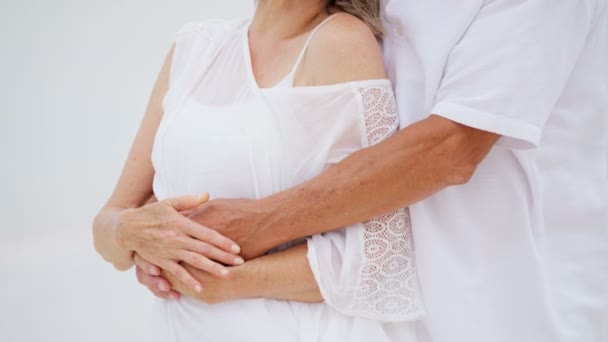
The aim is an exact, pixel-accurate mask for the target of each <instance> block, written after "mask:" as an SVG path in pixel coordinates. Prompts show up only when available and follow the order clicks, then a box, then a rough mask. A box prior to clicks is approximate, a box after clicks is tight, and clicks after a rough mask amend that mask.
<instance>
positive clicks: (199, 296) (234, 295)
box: [162, 264, 247, 304]
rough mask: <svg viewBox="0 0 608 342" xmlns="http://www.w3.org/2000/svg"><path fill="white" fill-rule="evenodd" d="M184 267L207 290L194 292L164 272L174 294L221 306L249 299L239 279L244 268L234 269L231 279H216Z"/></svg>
mask: <svg viewBox="0 0 608 342" xmlns="http://www.w3.org/2000/svg"><path fill="white" fill-rule="evenodd" d="M183 267H184V268H185V269H186V270H187V271H188V272H190V273H192V275H193V276H194V277H196V278H197V279H199V280H200V281H201V282H202V283H203V284H205V290H204V291H202V292H194V291H192V290H191V289H189V288H188V287H187V286H185V284H184V283H183V282H181V281H180V280H179V279H177V278H175V277H174V276H173V275H171V274H169V273H167V272H162V275H163V276H164V277H165V278H166V279H167V281H168V282H169V284H170V286H171V288H172V291H174V292H178V293H180V294H183V295H185V296H188V297H192V298H194V299H196V300H199V301H201V302H204V303H207V304H219V303H222V302H227V301H233V300H239V299H244V298H246V297H247V296H246V293H245V291H243V290H244V289H243V286H241V285H243V284H242V282H240V281H239V279H238V278H239V273H240V272H239V269H240V267H242V266H237V267H233V269H232V270H231V272H230V277H228V278H218V277H215V276H213V275H212V274H209V273H207V272H203V271H201V270H199V269H196V268H195V267H193V266H191V265H188V264H183ZM170 293H171V292H170Z"/></svg>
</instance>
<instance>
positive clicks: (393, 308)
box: [352, 86, 424, 320]
mask: <svg viewBox="0 0 608 342" xmlns="http://www.w3.org/2000/svg"><path fill="white" fill-rule="evenodd" d="M358 92H359V94H360V96H361V99H362V103H363V107H364V119H365V128H366V133H367V139H368V142H369V145H373V144H376V143H378V142H380V141H382V140H384V139H386V138H387V137H389V136H390V135H392V134H393V133H395V132H396V131H397V130H398V129H399V115H398V112H397V106H396V102H395V96H394V94H393V91H392V89H391V88H390V86H373V87H365V88H359V89H358ZM363 226H364V261H363V266H362V271H361V275H360V279H359V282H360V283H359V284H358V286H357V292H356V295H355V298H354V303H352V304H353V309H354V310H355V311H359V312H364V313H366V316H369V315H370V314H371V315H372V316H377V317H383V318H385V319H386V318H389V317H390V318H393V319H395V320H403V319H416V318H419V317H421V316H422V315H423V314H424V308H423V305H422V301H421V298H420V288H419V284H418V274H417V272H416V262H415V255H414V241H413V236H412V227H411V222H410V214H409V209H408V208H404V209H399V210H397V211H395V212H392V213H389V214H386V215H382V216H379V217H376V218H374V219H371V220H369V221H366V222H364V223H363Z"/></svg>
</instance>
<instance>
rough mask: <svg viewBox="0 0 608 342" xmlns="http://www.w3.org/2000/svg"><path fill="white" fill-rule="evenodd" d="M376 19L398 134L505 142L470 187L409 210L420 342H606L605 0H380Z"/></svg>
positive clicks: (607, 136) (607, 103) (607, 132)
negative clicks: (421, 307)
mask: <svg viewBox="0 0 608 342" xmlns="http://www.w3.org/2000/svg"><path fill="white" fill-rule="evenodd" d="M384 21H385V25H386V28H387V32H386V36H385V39H384V43H383V48H384V53H385V59H386V60H385V63H386V69H387V73H388V75H389V78H391V80H392V81H393V82H394V87H395V90H396V96H397V102H398V106H399V112H400V115H401V125H402V127H405V126H407V125H409V124H411V123H413V122H416V121H419V120H422V119H424V118H425V117H427V116H428V115H430V114H437V115H440V116H443V117H446V118H448V119H450V120H453V121H456V122H459V123H462V124H465V125H468V126H471V127H475V128H479V129H482V130H486V131H490V132H494V133H497V134H500V135H501V136H502V138H501V139H500V140H499V141H498V143H497V145H496V146H495V147H494V148H493V149H492V151H491V152H490V153H489V155H488V156H487V158H486V159H485V160H484V161H483V162H482V163H481V165H479V167H478V169H477V171H476V173H475V175H474V176H473V178H472V179H471V181H470V182H469V183H468V184H466V185H463V186H456V187H451V188H448V189H445V190H443V191H441V192H439V193H437V194H436V195H434V196H431V197H429V198H427V199H425V200H423V201H421V202H419V203H417V204H415V205H413V206H412V207H411V219H412V224H413V232H414V240H415V243H416V258H417V263H418V271H419V276H420V283H421V287H422V292H423V295H424V301H425V305H426V308H427V312H428V315H427V318H426V319H425V320H423V321H421V322H420V324H419V334H420V340H421V341H423V342H424V341H432V342H461V341H462V342H500V341H505V342H507V341H508V342H515V341H517V342H528V341H529V342H541V341H547V342H553V341H585V342H591V341H598V342H600V341H601V342H604V341H606V340H605V331H603V329H601V328H600V325H601V318H600V317H601V315H602V311H604V310H605V309H606V306H607V303H608V298H607V297H608V295H607V291H606V287H607V283H608V281H607V277H608V242H607V241H608V171H607V168H608V147H607V144H608V129H607V127H608V124H607V121H608V120H607V111H608V94H607V90H606V87H605V83H604V82H605V80H604V75H605V72H603V70H604V63H605V62H604V58H605V57H606V56H607V55H606V46H607V44H608V33H607V31H606V25H605V24H606V5H605V2H604V1H602V0H576V1H575V0H527V1H526V0H488V1H483V0H459V1H448V0H424V1H420V0H386V1H385V13H384ZM604 312H605V311H604Z"/></svg>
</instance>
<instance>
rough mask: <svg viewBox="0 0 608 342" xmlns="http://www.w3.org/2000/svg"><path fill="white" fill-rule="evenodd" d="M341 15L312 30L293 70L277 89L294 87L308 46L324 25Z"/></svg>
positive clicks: (328, 19) (326, 19) (333, 16)
mask: <svg viewBox="0 0 608 342" xmlns="http://www.w3.org/2000/svg"><path fill="white" fill-rule="evenodd" d="M339 14H340V13H335V14H332V15H330V16H329V17H327V18H325V20H323V21H322V22H321V23H320V24H319V25H317V27H315V28H314V29H313V30H312V32H311V33H310V34H309V35H308V38H307V39H306V43H304V47H303V48H302V51H300V54H299V55H298V59H296V63H295V64H294V65H293V68H292V69H291V71H290V72H289V74H287V76H285V78H283V80H281V81H280V82H279V83H278V84H277V85H276V86H275V87H291V86H293V82H294V78H295V76H296V71H298V68H299V67H300V64H302V60H303V59H304V56H305V55H306V51H307V50H308V45H310V42H311V41H312V39H313V38H314V37H315V35H316V34H317V32H319V29H321V27H323V25H325V24H326V23H327V22H329V21H330V20H332V19H333V18H335V17H336V16H338V15H339Z"/></svg>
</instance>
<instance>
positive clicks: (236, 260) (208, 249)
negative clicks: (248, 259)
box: [184, 239, 245, 266]
mask: <svg viewBox="0 0 608 342" xmlns="http://www.w3.org/2000/svg"><path fill="white" fill-rule="evenodd" d="M184 245H185V248H186V249H187V250H189V251H190V252H194V253H197V254H200V255H203V256H206V257H207V258H209V259H211V260H214V261H219V262H221V263H222V264H225V265H232V266H239V265H242V264H244V263H245V260H244V259H243V258H242V257H240V256H238V255H234V254H233V253H228V252H225V251H223V250H221V249H219V248H217V247H215V246H213V245H210V244H208V243H206V242H202V241H199V240H196V239H187V240H186V241H184Z"/></svg>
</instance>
